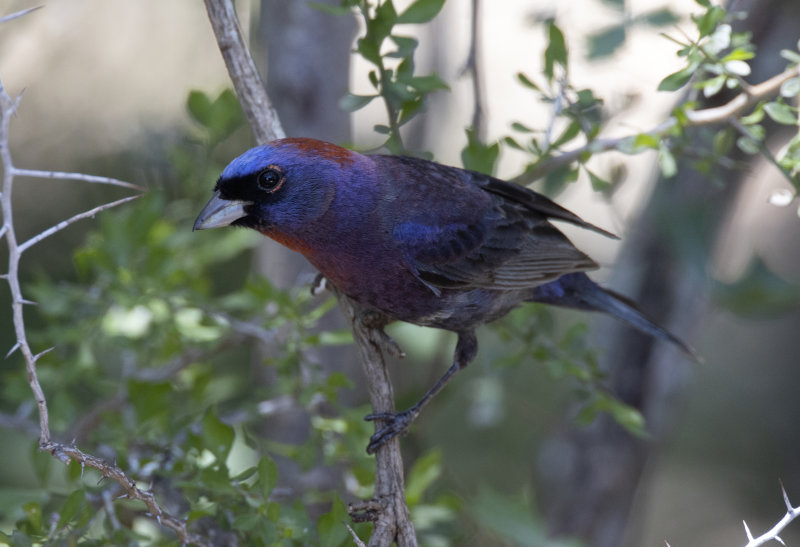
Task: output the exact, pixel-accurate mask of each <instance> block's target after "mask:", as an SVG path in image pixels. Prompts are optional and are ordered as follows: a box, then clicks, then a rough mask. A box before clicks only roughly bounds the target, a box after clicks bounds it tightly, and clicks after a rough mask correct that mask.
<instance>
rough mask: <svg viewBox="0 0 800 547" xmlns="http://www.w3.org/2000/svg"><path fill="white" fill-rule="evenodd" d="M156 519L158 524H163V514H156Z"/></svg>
mask: <svg viewBox="0 0 800 547" xmlns="http://www.w3.org/2000/svg"><path fill="white" fill-rule="evenodd" d="M156 520H157V521H158V525H159V526H161V515H160V514H159V515H157V516H156Z"/></svg>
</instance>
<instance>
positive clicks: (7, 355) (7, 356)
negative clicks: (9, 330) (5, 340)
mask: <svg viewBox="0 0 800 547" xmlns="http://www.w3.org/2000/svg"><path fill="white" fill-rule="evenodd" d="M18 349H19V342H17V343H16V344H14V345H13V346H11V349H10V350H8V353H6V359H8V358H9V357H11V354H12V353H14V352H15V351H17V350H18Z"/></svg>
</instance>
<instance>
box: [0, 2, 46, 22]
mask: <svg viewBox="0 0 800 547" xmlns="http://www.w3.org/2000/svg"><path fill="white" fill-rule="evenodd" d="M43 7H44V6H34V7H32V8H28V9H24V10H22V11H18V12H16V13H12V14H10V15H4V16H3V17H0V24H2V23H6V22H8V21H11V20H12V19H16V18H18V17H22V16H24V15H28V14H29V13H30V12H32V11H36V10H37V9H42V8H43Z"/></svg>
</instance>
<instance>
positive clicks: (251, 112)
mask: <svg viewBox="0 0 800 547" xmlns="http://www.w3.org/2000/svg"><path fill="white" fill-rule="evenodd" d="M205 2H206V11H208V19H209V21H210V22H211V27H212V28H213V29H214V35H215V36H216V37H217V44H219V50H220V52H221V53H222V57H223V58H224V59H225V66H226V67H227V68H228V74H229V75H230V77H231V81H232V82H233V84H234V85H233V87H234V88H235V89H236V94H237V95H238V97H239V102H241V103H242V109H243V110H244V113H245V116H247V120H248V121H249V122H250V127H251V128H252V129H253V133H254V134H255V136H256V140H257V141H258V143H259V144H266V143H268V142H270V141H273V140H275V139H281V138H283V137H285V136H286V133H285V132H284V131H283V127H282V126H281V122H280V120H278V114H277V113H276V112H275V109H274V108H273V107H272V103H271V102H270V100H269V97H268V96H267V93H266V91H264V84H263V83H262V82H261V78H260V77H259V76H258V71H257V70H256V64H255V62H254V61H253V58H252V57H251V56H250V52H249V51H248V50H247V44H246V43H245V41H244V36H243V35H242V28H241V26H240V25H239V18H238V17H237V16H236V9H235V8H234V6H233V2H231V1H226V0H205Z"/></svg>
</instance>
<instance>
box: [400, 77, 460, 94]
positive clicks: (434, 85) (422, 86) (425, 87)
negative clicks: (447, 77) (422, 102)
mask: <svg viewBox="0 0 800 547" xmlns="http://www.w3.org/2000/svg"><path fill="white" fill-rule="evenodd" d="M406 83H407V84H408V85H410V86H411V87H413V88H414V89H416V90H417V91H418V92H419V93H430V92H432V91H436V90H438V89H450V87H449V86H448V85H447V84H446V83H445V81H444V80H442V79H441V78H440V77H439V76H438V75H436V74H430V75H428V76H414V77H413V78H411V79H409V80H406Z"/></svg>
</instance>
